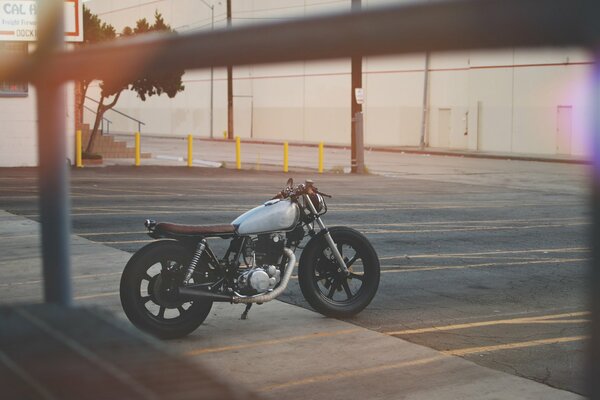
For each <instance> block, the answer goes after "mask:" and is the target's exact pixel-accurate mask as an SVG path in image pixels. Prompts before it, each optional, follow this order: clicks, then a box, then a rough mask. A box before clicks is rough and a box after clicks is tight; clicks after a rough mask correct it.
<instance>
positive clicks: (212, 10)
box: [200, 0, 215, 139]
mask: <svg viewBox="0 0 600 400" xmlns="http://www.w3.org/2000/svg"><path fill="white" fill-rule="evenodd" d="M200 1H201V2H202V3H204V5H205V6H206V7H208V8H210V30H211V32H212V31H214V30H215V5H214V4H208V3H207V2H206V1H204V0H200ZM214 71H215V67H214V66H212V65H211V67H210V138H211V139H212V138H213V137H214V136H213V129H214V124H213V118H214V106H213V103H214V82H215V79H214Z"/></svg>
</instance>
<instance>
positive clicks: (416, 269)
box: [381, 258, 589, 274]
mask: <svg viewBox="0 0 600 400" xmlns="http://www.w3.org/2000/svg"><path fill="white" fill-rule="evenodd" d="M580 261H589V258H558V259H556V258H555V259H550V260H548V259H546V260H536V261H519V262H500V263H483V264H471V265H446V266H424V267H409V268H406V267H402V266H390V269H382V270H381V273H382V274H392V273H404V272H423V271H439V270H444V269H470V268H485V267H505V266H515V265H533V264H557V263H566V262H580ZM384 267H385V266H384ZM392 268H397V269H392Z"/></svg>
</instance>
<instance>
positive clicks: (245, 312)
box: [241, 303, 252, 319]
mask: <svg viewBox="0 0 600 400" xmlns="http://www.w3.org/2000/svg"><path fill="white" fill-rule="evenodd" d="M251 307H252V303H248V304H246V309H245V310H244V312H243V313H242V318H241V319H248V311H250V308H251Z"/></svg>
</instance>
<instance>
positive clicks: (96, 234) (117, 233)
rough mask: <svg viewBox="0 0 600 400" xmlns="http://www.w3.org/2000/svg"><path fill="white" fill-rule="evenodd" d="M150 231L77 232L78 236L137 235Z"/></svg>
mask: <svg viewBox="0 0 600 400" xmlns="http://www.w3.org/2000/svg"><path fill="white" fill-rule="evenodd" d="M146 233H148V231H129V232H88V233H77V234H76V235H77V236H83V237H88V236H109V235H137V234H146Z"/></svg>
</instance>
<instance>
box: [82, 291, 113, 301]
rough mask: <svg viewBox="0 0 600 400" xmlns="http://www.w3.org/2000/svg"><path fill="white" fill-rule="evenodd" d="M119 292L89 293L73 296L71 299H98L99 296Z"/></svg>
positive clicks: (109, 295) (107, 295) (108, 295)
mask: <svg viewBox="0 0 600 400" xmlns="http://www.w3.org/2000/svg"><path fill="white" fill-rule="evenodd" d="M118 294H119V292H110V293H99V294H90V295H87V296H77V297H73V300H89V299H98V298H100V297H111V296H117V295H118Z"/></svg>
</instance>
